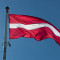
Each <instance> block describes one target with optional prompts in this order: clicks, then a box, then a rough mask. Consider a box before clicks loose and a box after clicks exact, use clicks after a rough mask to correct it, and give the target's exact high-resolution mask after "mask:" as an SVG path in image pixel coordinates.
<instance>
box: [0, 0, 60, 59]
mask: <svg viewBox="0 0 60 60" xmlns="http://www.w3.org/2000/svg"><path fill="white" fill-rule="evenodd" d="M6 6H9V8H10V9H9V14H20V15H21V14H22V15H30V16H35V17H39V18H42V19H44V20H46V21H48V22H50V23H51V24H53V25H54V26H56V27H57V28H58V29H60V0H0V60H3V42H4V33H5V19H6V10H5V7H6ZM8 41H9V42H10V44H11V47H9V46H7V53H6V60H60V46H59V45H58V44H57V43H56V42H55V41H54V40H53V39H51V38H48V39H44V40H41V41H36V40H35V39H33V38H24V37H21V38H18V39H10V40H9V19H8V25H7V42H8Z"/></svg>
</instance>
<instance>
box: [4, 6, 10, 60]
mask: <svg viewBox="0 0 60 60" xmlns="http://www.w3.org/2000/svg"><path fill="white" fill-rule="evenodd" d="M8 10H9V7H6V21H5V37H4V43H3V60H6V48H7V17H8Z"/></svg>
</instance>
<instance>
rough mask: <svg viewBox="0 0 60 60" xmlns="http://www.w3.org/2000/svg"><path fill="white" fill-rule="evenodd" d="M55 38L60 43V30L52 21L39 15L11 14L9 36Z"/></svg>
mask: <svg viewBox="0 0 60 60" xmlns="http://www.w3.org/2000/svg"><path fill="white" fill-rule="evenodd" d="M20 37H27V38H35V40H37V41H40V40H43V39H46V38H52V39H54V40H55V41H56V42H57V43H58V44H60V31H59V30H58V29H57V28H56V27H55V26H53V25H52V24H51V23H49V22H47V21H45V20H43V19H41V18H37V17H33V16H27V15H15V14H9V38H10V39H16V38H20Z"/></svg>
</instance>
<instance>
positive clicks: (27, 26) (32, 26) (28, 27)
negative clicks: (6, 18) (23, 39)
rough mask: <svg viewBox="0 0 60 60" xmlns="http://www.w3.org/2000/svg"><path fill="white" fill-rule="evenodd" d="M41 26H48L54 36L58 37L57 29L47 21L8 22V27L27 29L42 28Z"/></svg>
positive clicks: (59, 34)
mask: <svg viewBox="0 0 60 60" xmlns="http://www.w3.org/2000/svg"><path fill="white" fill-rule="evenodd" d="M42 27H49V28H50V29H51V30H52V32H53V33H54V34H55V35H56V36H59V37H60V33H59V31H57V30H56V29H55V28H54V27H53V26H52V25H50V24H47V23H39V24H29V25H24V24H20V23H15V24H13V23H12V24H11V23H10V27H9V28H11V29H16V28H24V29H27V30H33V29H37V28H42Z"/></svg>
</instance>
